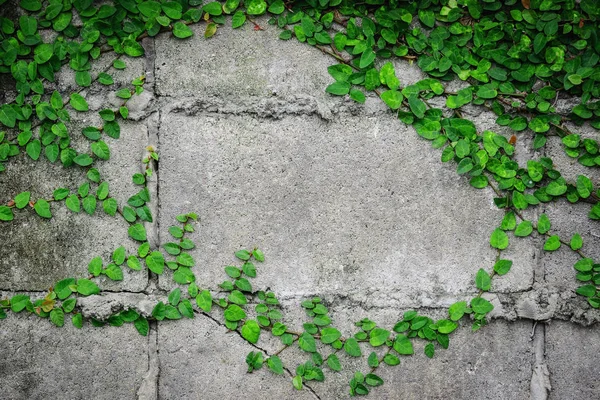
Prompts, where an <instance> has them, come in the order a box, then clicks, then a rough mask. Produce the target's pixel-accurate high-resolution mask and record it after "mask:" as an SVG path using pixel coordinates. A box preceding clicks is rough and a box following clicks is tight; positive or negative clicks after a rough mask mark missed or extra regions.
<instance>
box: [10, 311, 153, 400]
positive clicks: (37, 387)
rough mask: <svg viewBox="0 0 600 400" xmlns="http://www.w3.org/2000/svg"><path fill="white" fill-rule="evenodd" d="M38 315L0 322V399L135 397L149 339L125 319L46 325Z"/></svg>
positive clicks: (143, 371)
mask: <svg viewBox="0 0 600 400" xmlns="http://www.w3.org/2000/svg"><path fill="white" fill-rule="evenodd" d="M48 324H49V321H47V320H44V319H41V318H38V317H36V316H29V317H24V316H22V315H18V316H16V315H9V316H8V318H7V319H5V320H3V321H2V329H0V343H2V358H1V359H0V381H1V382H2V394H1V395H0V397H2V398H3V399H19V400H21V399H22V400H26V399H45V398H49V397H52V398H61V399H89V398H94V399H115V398H121V399H126V398H127V399H128V398H135V395H136V392H137V390H138V387H139V386H140V384H141V382H142V380H143V378H144V375H145V374H146V372H147V370H148V338H145V337H142V336H140V335H138V334H137V333H136V332H135V328H134V327H133V326H132V325H131V324H129V325H126V326H122V327H120V328H116V327H103V328H92V327H91V326H90V325H89V324H85V325H84V328H83V329H81V330H78V329H76V328H75V327H73V326H72V325H71V323H70V322H69V321H67V323H66V324H65V326H64V327H63V328H62V329H49V325H48Z"/></svg>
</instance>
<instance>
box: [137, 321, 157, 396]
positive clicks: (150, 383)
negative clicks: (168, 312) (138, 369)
mask: <svg viewBox="0 0 600 400" xmlns="http://www.w3.org/2000/svg"><path fill="white" fill-rule="evenodd" d="M159 377H160V361H159V346H158V324H157V323H156V321H154V322H151V323H150V333H149V335H148V372H147V373H146V375H145V376H144V378H143V380H142V383H141V384H140V387H139V389H138V391H137V393H136V394H137V398H138V400H157V399H158V379H159Z"/></svg>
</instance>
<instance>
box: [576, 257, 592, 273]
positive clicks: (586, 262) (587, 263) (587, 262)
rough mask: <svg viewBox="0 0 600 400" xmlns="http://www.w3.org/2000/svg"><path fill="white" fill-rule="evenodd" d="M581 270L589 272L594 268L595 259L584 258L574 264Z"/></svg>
mask: <svg viewBox="0 0 600 400" xmlns="http://www.w3.org/2000/svg"><path fill="white" fill-rule="evenodd" d="M573 268H575V269H576V270H577V271H579V272H588V271H591V270H592V269H593V268H594V260H592V259H591V258H582V259H581V260H579V261H577V262H576V263H575V265H574V266H573Z"/></svg>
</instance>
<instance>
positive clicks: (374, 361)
mask: <svg viewBox="0 0 600 400" xmlns="http://www.w3.org/2000/svg"><path fill="white" fill-rule="evenodd" d="M367 363H368V364H369V367H371V368H376V367H378V366H379V358H377V353H375V352H374V351H373V352H371V354H369V358H368V359H367Z"/></svg>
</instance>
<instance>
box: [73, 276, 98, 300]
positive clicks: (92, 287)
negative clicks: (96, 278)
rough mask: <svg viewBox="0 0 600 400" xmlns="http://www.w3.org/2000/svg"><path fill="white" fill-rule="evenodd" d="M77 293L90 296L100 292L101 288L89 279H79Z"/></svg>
mask: <svg viewBox="0 0 600 400" xmlns="http://www.w3.org/2000/svg"><path fill="white" fill-rule="evenodd" d="M77 293H79V294H82V295H84V296H89V295H92V294H98V293H100V288H99V287H98V285H96V284H95V283H94V282H92V281H90V280H89V279H79V280H78V281H77Z"/></svg>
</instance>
